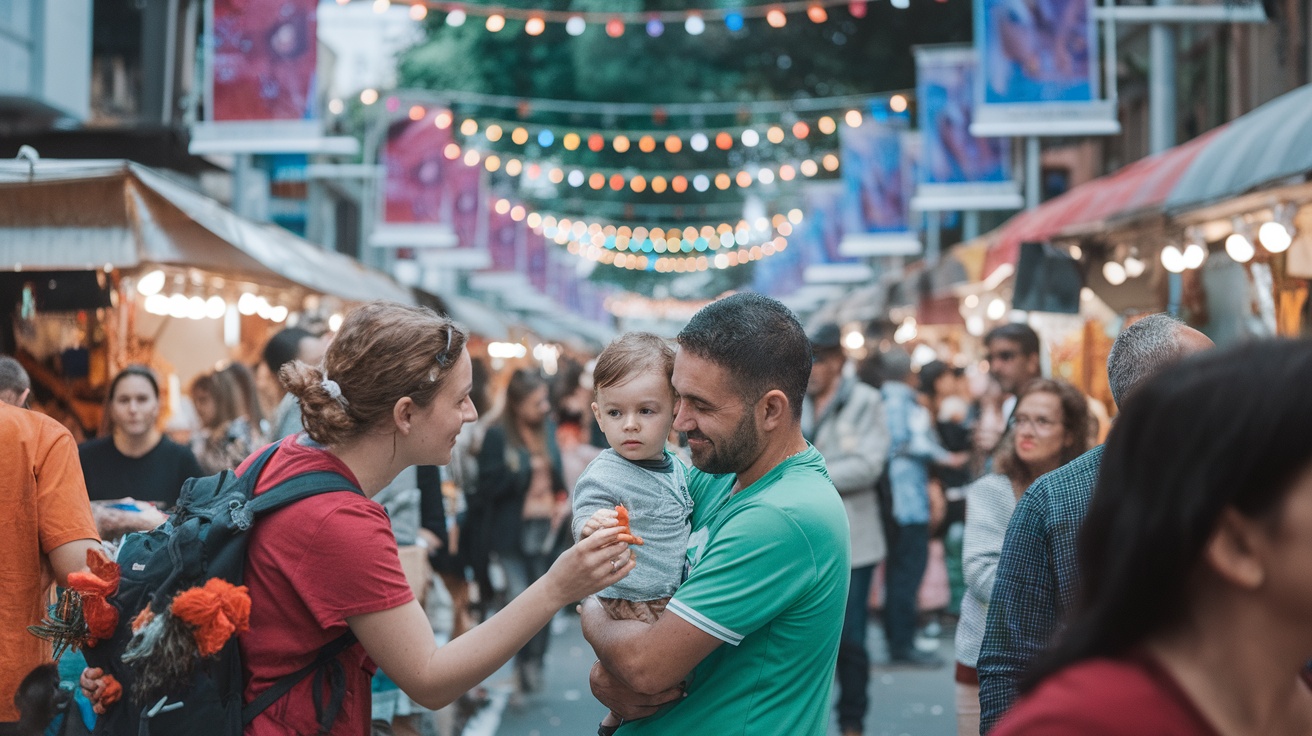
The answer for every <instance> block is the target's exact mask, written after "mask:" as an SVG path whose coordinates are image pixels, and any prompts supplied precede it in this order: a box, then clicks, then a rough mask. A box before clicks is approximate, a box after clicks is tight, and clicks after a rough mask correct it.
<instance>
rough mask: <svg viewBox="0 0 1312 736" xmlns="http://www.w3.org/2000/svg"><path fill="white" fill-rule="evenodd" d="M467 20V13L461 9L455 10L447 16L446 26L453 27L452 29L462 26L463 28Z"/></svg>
mask: <svg viewBox="0 0 1312 736" xmlns="http://www.w3.org/2000/svg"><path fill="white" fill-rule="evenodd" d="M467 19H468V16H466V15H465V11H463V10H461V9H460V8H456V9H455V10H452V11H451V12H450V13H447V14H446V24H447V25H449V26H451V27H452V28H459V27H460V26H463V25H464V24H465V21H466V20H467Z"/></svg>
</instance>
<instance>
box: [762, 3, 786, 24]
mask: <svg viewBox="0 0 1312 736" xmlns="http://www.w3.org/2000/svg"><path fill="white" fill-rule="evenodd" d="M765 22H766V23H769V24H770V27H771V28H783V27H784V26H785V25H787V24H788V16H787V15H785V14H784V11H782V10H780V9H779V8H773V9H771V10H770V12H768V13H766V14H765Z"/></svg>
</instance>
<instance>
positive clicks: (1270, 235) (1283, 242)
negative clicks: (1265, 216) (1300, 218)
mask: <svg viewBox="0 0 1312 736" xmlns="http://www.w3.org/2000/svg"><path fill="white" fill-rule="evenodd" d="M1257 238H1258V240H1260V241H1262V247H1263V248H1266V249H1267V250H1269V251H1271V252H1272V253H1284V252H1285V251H1286V250H1289V246H1290V245H1291V244H1293V242H1294V238H1293V236H1291V235H1290V234H1289V230H1288V229H1287V228H1286V227H1285V226H1284V225H1283V224H1281V223H1279V222H1274V221H1273V222H1264V223H1262V227H1260V228H1258V229H1257Z"/></svg>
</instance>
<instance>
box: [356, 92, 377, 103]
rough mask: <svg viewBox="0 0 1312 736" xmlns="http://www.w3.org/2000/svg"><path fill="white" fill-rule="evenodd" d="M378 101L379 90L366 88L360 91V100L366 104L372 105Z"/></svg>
mask: <svg viewBox="0 0 1312 736" xmlns="http://www.w3.org/2000/svg"><path fill="white" fill-rule="evenodd" d="M377 101H378V90H376V89H372V88H370V89H365V90H362V91H361V92H360V102H361V103H363V104H365V105H372V104H374V103H375V102H377Z"/></svg>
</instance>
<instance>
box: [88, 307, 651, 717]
mask: <svg viewBox="0 0 1312 736" xmlns="http://www.w3.org/2000/svg"><path fill="white" fill-rule="evenodd" d="M472 375H473V371H472V368H471V366H470V359H469V353H468V352H467V351H466V350H465V333H464V332H462V331H461V330H460V329H459V328H458V327H455V326H454V325H453V324H452V322H451V321H450V320H449V319H446V318H444V317H439V316H438V315H437V314H435V313H434V312H432V311H431V310H428V309H423V308H419V307H411V306H406V305H401V304H393V303H388V302H373V303H369V304H365V305H363V306H361V307H358V308H356V309H355V310H353V311H352V312H351V313H350V314H349V315H347V317H346V320H345V321H344V322H343V323H342V327H341V331H340V332H339V333H338V334H337V337H336V338H335V339H334V340H333V342H332V344H331V345H330V346H329V347H328V351H327V354H326V355H325V357H324V360H323V363H322V364H321V365H319V366H310V365H306V364H304V363H301V362H299V361H297V362H293V363H289V364H287V365H284V366H283V367H282V370H281V379H282V382H283V384H284V385H285V386H286V387H287V389H288V390H289V391H290V392H291V393H292V394H294V395H295V396H296V398H297V399H298V400H299V402H300V405H301V410H302V417H303V419H304V422H305V431H304V432H303V433H300V434H296V435H292V436H291V437H288V438H286V439H284V440H282V441H281V444H280V445H278V447H277V449H276V451H275V452H274V453H273V455H272V456H271V457H270V458H269V459H268V461H267V462H266V463H265V465H264V466H263V468H262V469H261V470H260V471H259V477H258V479H257V481H256V487H255V493H256V495H259V494H261V493H264V492H266V491H268V489H270V488H272V487H273V486H274V485H276V484H278V483H280V482H281V481H284V480H287V479H289V478H292V477H295V476H298V475H301V474H304V473H310V472H315V471H331V472H334V473H337V474H339V475H341V476H342V477H343V480H342V481H339V483H340V485H336V484H335V485H336V489H340V491H342V492H324V493H320V494H318V495H315V496H311V497H309V498H305V499H302V500H300V501H297V502H295V503H293V504H291V505H289V506H286V507H284V508H281V509H278V510H276V511H272V512H270V513H268V514H265V515H263V516H261V517H260V518H259V519H258V521H257V522H256V523H255V525H254V526H253V527H252V528H251V531H250V532H249V536H250V540H249V543H248V544H249V546H248V548H247V552H246V570H245V571H246V576H245V580H244V582H245V585H246V586H247V587H248V588H249V591H250V619H249V627H250V628H249V630H248V631H246V632H245V633H244V634H241V635H240V637H239V644H240V646H241V651H242V655H243V657H242V665H243V669H244V672H243V679H244V683H245V701H246V703H247V704H250V703H251V702H252V701H255V700H256V699H257V698H259V697H260V696H261V695H262V694H263V693H265V692H266V691H268V690H269V689H270V688H271V687H272V686H273V684H274V683H275V682H278V681H279V680H280V679H282V678H284V677H286V676H287V675H289V674H291V673H294V672H296V671H298V670H300V669H302V668H304V667H306V666H307V665H312V664H313V663H314V661H315V658H316V656H317V655H318V653H319V652H320V650H321V649H323V648H324V647H326V646H327V645H329V643H331V642H334V641H337V640H339V637H341V636H342V635H344V634H345V633H347V632H348V631H349V632H350V633H352V634H354V635H355V637H356V639H357V640H358V641H357V642H356V643H354V644H352V645H350V646H349V647H347V648H346V649H345V650H343V651H341V652H340V653H339V654H337V655H336V657H335V658H334V659H333V660H332V662H331V663H330V664H331V666H330V667H325V668H321V669H320V672H322V673H323V675H324V676H317V675H316V676H310V677H306V678H305V679H303V680H301V681H299V683H298V684H296V685H295V686H294V687H292V688H291V690H290V691H289V692H287V693H286V694H284V695H283V696H282V697H279V698H277V699H275V700H274V701H273V702H272V704H270V705H268V707H267V708H266V709H264V710H263V711H261V712H260V713H259V715H258V716H255V717H254V719H253V720H251V721H250V722H249V723H248V724H247V725H246V726H245V729H244V733H245V734H246V735H247V736H263V735H266V734H267V735H270V736H272V735H273V734H279V735H281V734H312V733H319V734H323V733H327V734H333V735H334V736H346V735H347V734H349V735H351V736H359V734H367V733H369V728H370V726H369V723H370V715H371V706H370V701H371V693H370V689H371V688H370V679H371V675H372V673H373V671H374V667H375V665H376V666H377V667H378V668H381V669H382V670H383V671H385V672H386V673H387V674H388V676H389V677H390V678H391V679H392V680H393V681H395V682H396V684H397V685H398V686H399V687H400V688H401V690H402V691H403V692H405V693H406V694H407V695H409V696H410V697H411V698H413V699H414V700H416V701H418V702H419V703H420V704H422V705H423V706H425V707H427V708H430V709H434V710H436V709H439V708H441V707H443V706H445V705H447V704H449V703H451V702H452V701H454V700H455V699H456V698H457V697H459V696H460V695H461V694H462V693H465V692H467V691H469V690H470V689H471V688H473V687H475V686H476V685H478V684H479V683H480V682H482V681H483V680H484V679H486V678H487V677H488V676H490V675H491V674H492V673H494V672H496V671H497V669H499V668H500V667H501V666H502V665H503V664H505V663H506V662H507V661H508V660H509V659H510V658H511V657H512V656H514V654H515V652H517V651H519V649H520V648H521V647H523V646H524V644H525V643H526V642H528V640H529V639H530V638H532V637H533V635H534V634H536V633H537V632H538V631H539V630H540V629H542V627H543V626H545V625H546V624H547V623H548V622H549V621H551V617H552V616H553V615H554V614H555V613H556V612H557V611H559V610H560V609H561V608H563V607H564V606H566V605H569V604H572V603H574V602H576V601H578V600H581V599H582V598H584V597H586V596H589V595H591V594H593V593H595V592H597V591H599V590H601V589H603V588H605V587H607V586H610V585H613V584H614V583H615V582H617V581H618V580H620V579H621V578H623V577H624V576H625V575H627V574H628V572H629V571H630V570H631V569H633V566H634V564H635V562H636V560H635V558H634V557H633V556H632V555H631V554H630V553H629V550H628V546H627V545H625V544H624V543H622V542H620V541H619V540H618V539H617V536H618V534H619V532H620V528H619V527H613V528H611V529H605V530H602V531H600V532H598V533H596V534H594V535H592V536H591V537H588V538H587V539H586V540H584V541H582V542H580V543H579V544H577V545H575V546H574V547H572V548H570V549H568V550H566V551H565V552H564V553H563V554H562V555H561V556H560V558H559V559H557V560H556V562H555V564H553V565H552V566H551V568H550V569H549V570H548V571H547V572H546V574H545V575H543V576H542V578H541V579H540V580H538V581H537V582H535V583H533V584H532V585H530V586H528V588H527V589H526V590H525V591H524V592H523V593H522V594H521V595H519V596H518V597H516V598H515V599H514V600H512V601H510V602H509V603H507V604H506V606H505V607H504V608H502V609H501V611H500V612H498V613H497V614H496V615H495V616H493V617H491V618H490V619H488V620H487V621H485V622H483V623H482V624H481V625H479V626H476V627H474V628H473V629H472V630H470V631H468V632H466V633H465V634H463V635H462V636H460V637H459V638H458V639H454V640H452V641H451V642H450V643H448V644H445V645H443V646H441V647H438V646H437V644H436V643H435V642H434V640H433V630H432V627H431V626H430V625H429V622H428V616H427V615H426V614H425V613H424V609H423V608H422V606H421V605H420V604H419V602H418V601H417V600H415V597H414V594H413V593H412V592H411V589H410V585H409V583H407V582H406V578H405V574H404V573H403V572H402V569H401V562H400V560H399V558H398V557H397V548H396V541H395V539H394V537H393V535H392V527H391V524H390V523H389V521H388V518H387V513H386V512H385V511H384V510H383V507H382V506H380V505H379V504H378V503H377V502H376V501H375V500H373V497H374V496H375V495H376V494H378V492H379V491H381V490H382V489H383V488H384V487H385V486H387V485H388V484H389V483H390V482H391V481H392V480H393V479H394V478H395V477H396V476H397V475H398V474H399V473H400V472H401V471H402V470H403V469H405V468H408V467H410V466H412V465H446V464H447V463H449V462H450V461H451V453H452V449H453V448H454V447H455V444H456V436H457V435H458V434H459V433H460V428H461V427H462V426H463V425H465V424H466V423H468V422H472V421H474V420H475V419H476V418H477V416H478V415H477V412H475V410H474V407H473V404H472V403H471V402H470V398H469V395H470V391H471V390H472V387H473V378H472ZM248 466H249V461H248V463H246V464H243V466H242V467H240V468H238V471H237V472H238V475H241V474H242V473H245V472H248V471H247V467H248ZM346 481H350V482H351V483H354V484H355V485H356V487H358V488H359V489H360V490H362V491H363V495H361V494H360V493H354V492H351V489H350V487H349V486H348V485H347V483H346ZM330 488H332V487H330ZM334 672H335V673H336V674H333V673H334ZM82 685H83V688H84V689H85V690H86V691H87V693H88V696H89V697H92V699H93V700H94V699H95V698H96V697H98V696H99V694H100V692H101V690H102V689H103V688H104V687H105V686H106V682H105V681H104V679H103V673H101V672H100V671H99V670H95V669H92V670H87V671H86V672H85V673H84V674H83V677H82ZM328 691H331V692H332V694H333V695H332V697H330V696H329V693H328ZM338 698H340V700H338ZM334 701H335V702H334ZM335 706H340V707H335ZM113 707H116V708H125V707H126V708H133V707H136V708H139V707H140V706H139V705H137V704H134V703H132V702H130V699H129V698H124V702H121V703H119V704H117V705H115V706H113ZM334 710H335V716H333V715H332V711H334ZM320 711H322V712H323V715H324V719H325V720H326V721H328V722H327V723H321V720H320ZM166 730H167V729H166Z"/></svg>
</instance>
